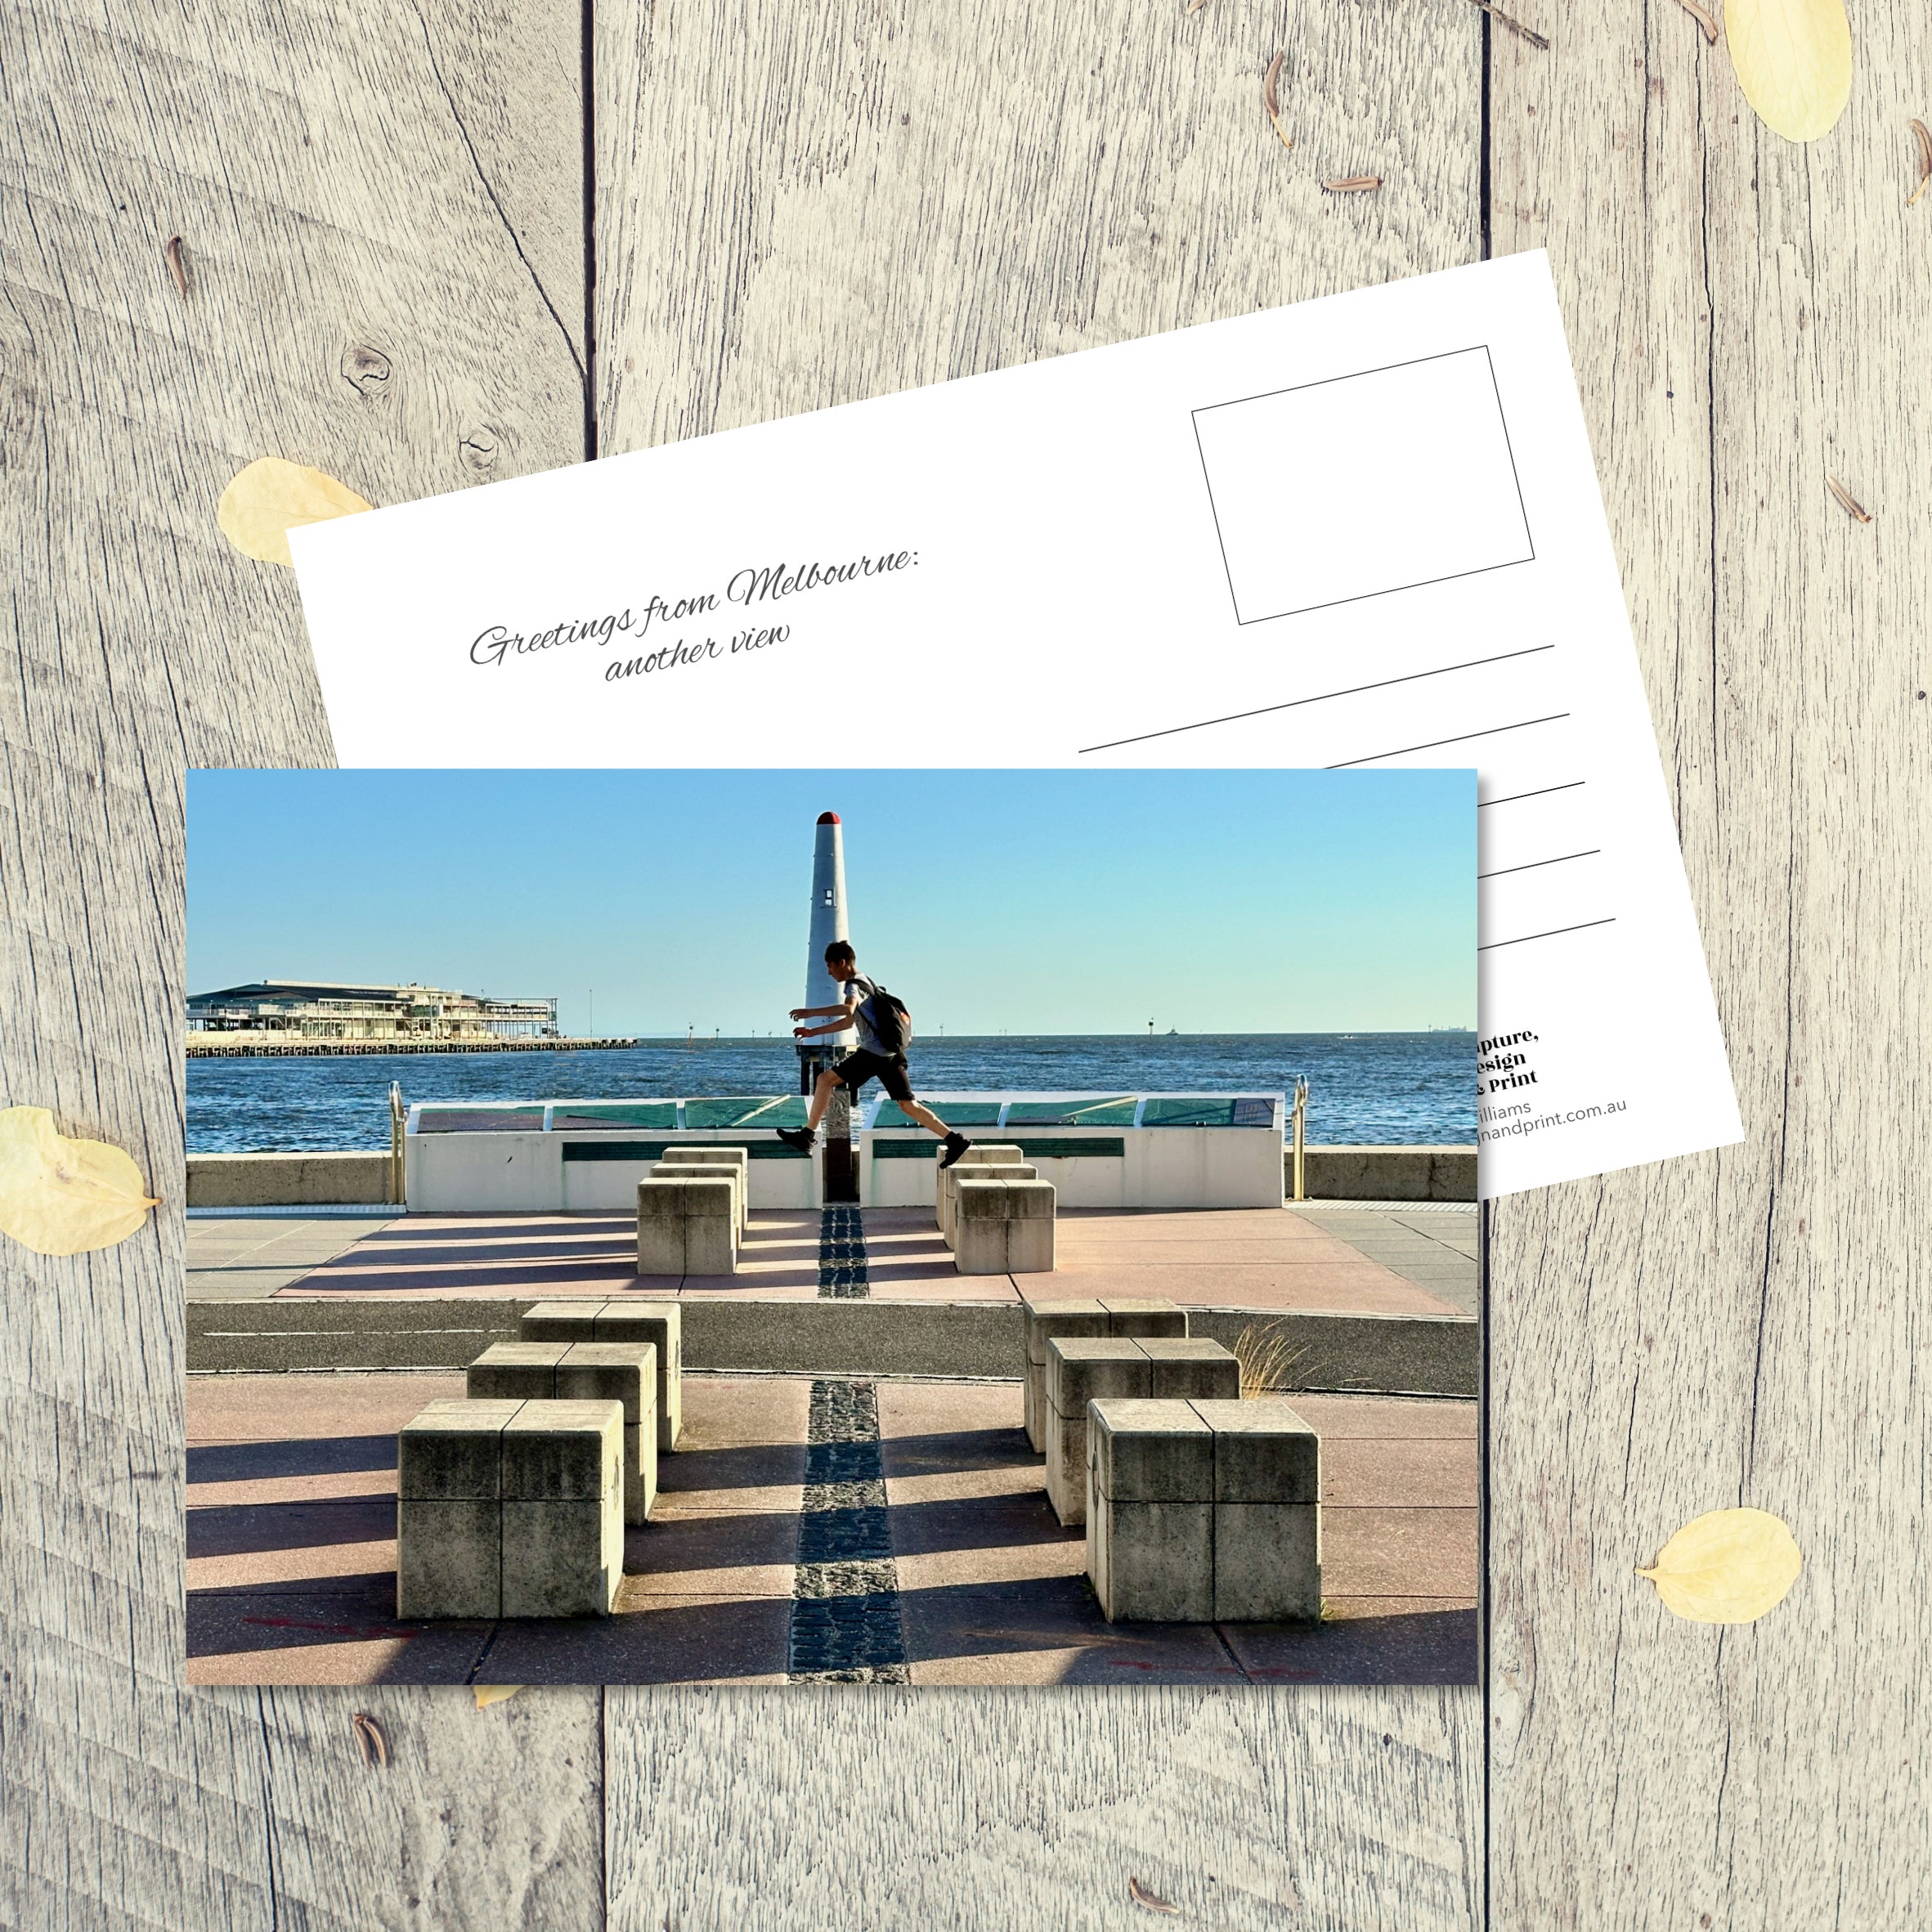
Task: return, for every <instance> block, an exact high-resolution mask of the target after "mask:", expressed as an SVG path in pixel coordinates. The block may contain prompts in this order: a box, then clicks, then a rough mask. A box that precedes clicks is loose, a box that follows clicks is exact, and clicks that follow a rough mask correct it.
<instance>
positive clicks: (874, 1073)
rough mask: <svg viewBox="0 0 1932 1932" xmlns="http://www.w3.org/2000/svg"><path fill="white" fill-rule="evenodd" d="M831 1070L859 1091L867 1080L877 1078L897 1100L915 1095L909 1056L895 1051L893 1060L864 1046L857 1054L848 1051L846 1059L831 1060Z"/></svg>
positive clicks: (855, 1090) (847, 1084)
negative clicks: (907, 1068) (908, 1066)
mask: <svg viewBox="0 0 1932 1932" xmlns="http://www.w3.org/2000/svg"><path fill="white" fill-rule="evenodd" d="M832 1071H833V1072H834V1073H835V1074H837V1075H838V1077H839V1078H840V1082H841V1083H843V1084H844V1085H845V1086H847V1087H850V1088H851V1089H852V1091H853V1092H854V1093H857V1092H858V1090H859V1088H860V1087H863V1086H864V1085H865V1083H866V1082H867V1081H868V1080H876V1081H877V1082H878V1083H879V1084H880V1085H881V1087H884V1088H885V1091H886V1092H888V1093H889V1094H890V1095H891V1096H892V1097H893V1099H894V1100H899V1101H905V1100H910V1099H912V1077H911V1076H910V1075H909V1074H908V1073H907V1071H906V1056H905V1055H904V1054H903V1053H899V1054H895V1055H894V1056H893V1057H892V1058H891V1059H890V1060H888V1059H886V1057H885V1055H884V1054H882V1053H867V1051H865V1049H864V1048H863V1047H860V1048H859V1050H858V1052H856V1053H848V1054H847V1055H846V1056H845V1058H844V1059H843V1060H834V1061H833V1062H832Z"/></svg>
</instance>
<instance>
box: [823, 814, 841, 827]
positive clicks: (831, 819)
mask: <svg viewBox="0 0 1932 1932" xmlns="http://www.w3.org/2000/svg"><path fill="white" fill-rule="evenodd" d="M838 822H839V815H838V814H837V813H836V812H821V813H820V814H818V823H820V824H821V825H836V824H837V823H838Z"/></svg>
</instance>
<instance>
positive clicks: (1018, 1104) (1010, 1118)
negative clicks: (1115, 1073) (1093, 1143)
mask: <svg viewBox="0 0 1932 1932" xmlns="http://www.w3.org/2000/svg"><path fill="white" fill-rule="evenodd" d="M1139 1104H1140V1103H1139V1102H1138V1101H1137V1100H1135V1098H1134V1096H1132V1094H1123V1095H1119V1096H1115V1097H1114V1098H1111V1099H1102V1100H1015V1101H1014V1103H1013V1105H1011V1107H1009V1108H1008V1109H1006V1125H1007V1126H1008V1127H1132V1125H1133V1124H1134V1109H1135V1108H1136V1106H1137V1105H1139Z"/></svg>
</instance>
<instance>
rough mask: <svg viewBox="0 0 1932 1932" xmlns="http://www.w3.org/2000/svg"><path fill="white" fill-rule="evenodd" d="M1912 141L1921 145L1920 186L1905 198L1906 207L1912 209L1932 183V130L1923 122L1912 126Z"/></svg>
mask: <svg viewBox="0 0 1932 1932" xmlns="http://www.w3.org/2000/svg"><path fill="white" fill-rule="evenodd" d="M1912 139H1913V140H1914V141H1916V142H1917V143H1918V144H1919V185H1918V186H1916V188H1914V189H1913V190H1912V192H1911V193H1910V194H1909V195H1907V196H1906V197H1905V205H1906V206H1907V208H1910V207H1911V206H1912V204H1913V202H1915V201H1916V200H1917V199H1918V198H1919V197H1920V195H1922V194H1924V193H1925V184H1926V182H1932V128H1927V127H1926V125H1925V123H1924V122H1923V121H1914V122H1913V123H1912Z"/></svg>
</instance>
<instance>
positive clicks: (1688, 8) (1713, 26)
mask: <svg viewBox="0 0 1932 1932" xmlns="http://www.w3.org/2000/svg"><path fill="white" fill-rule="evenodd" d="M1677 4H1678V5H1679V7H1682V8H1683V10H1684V11H1685V12H1686V13H1688V15H1689V16H1691V18H1692V20H1695V21H1696V22H1697V25H1699V26H1700V27H1701V28H1702V29H1704V38H1706V40H1708V41H1709V42H1710V44H1711V45H1712V46H1713V47H1715V46H1716V45H1717V22H1716V20H1714V19H1713V18H1712V17H1711V16H1710V15H1709V14H1707V13H1706V11H1704V9H1703V8H1702V7H1700V6H1699V5H1698V4H1697V0H1677Z"/></svg>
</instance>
